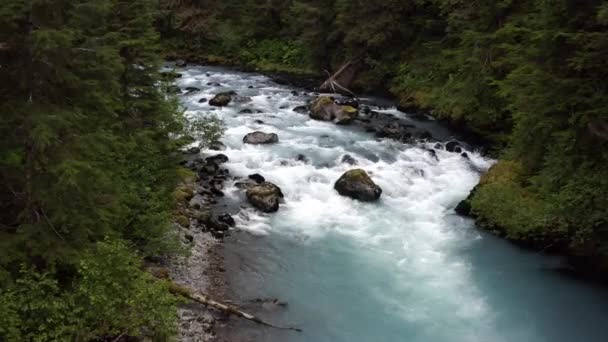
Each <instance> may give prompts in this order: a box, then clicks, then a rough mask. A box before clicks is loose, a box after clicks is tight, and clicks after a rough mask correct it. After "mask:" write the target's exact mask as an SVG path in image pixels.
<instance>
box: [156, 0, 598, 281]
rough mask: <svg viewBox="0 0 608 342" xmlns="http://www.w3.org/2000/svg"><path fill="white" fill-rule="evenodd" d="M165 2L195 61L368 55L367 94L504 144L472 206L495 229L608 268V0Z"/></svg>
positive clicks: (172, 29)
mask: <svg viewBox="0 0 608 342" xmlns="http://www.w3.org/2000/svg"><path fill="white" fill-rule="evenodd" d="M163 3H164V5H165V7H166V8H167V9H169V10H170V12H169V13H168V14H167V15H166V16H165V18H164V20H163V21H162V22H161V23H160V24H159V25H160V26H159V27H160V28H161V30H162V32H163V35H164V37H165V38H166V41H167V42H168V43H167V48H168V49H170V50H171V51H172V52H175V51H176V50H177V51H180V53H181V54H182V55H183V56H196V57H198V58H201V57H205V58H206V59H207V60H208V61H211V62H214V61H216V62H223V63H226V62H232V63H236V64H241V65H249V66H252V67H255V68H258V69H261V70H275V71H292V72H298V73H310V72H319V71H321V70H322V69H329V70H331V69H334V70H335V69H336V68H337V67H338V66H339V65H340V64H341V63H342V62H344V61H345V60H348V59H351V58H360V59H361V60H362V62H361V63H360V67H361V69H360V73H359V76H358V79H357V88H358V89H359V90H363V91H370V90H371V91H373V90H379V89H381V88H385V89H388V90H390V91H392V92H393V94H394V95H395V96H397V97H398V98H399V100H400V101H401V105H402V106H404V107H405V108H410V109H423V110H428V111H430V112H431V113H432V114H433V115H435V116H436V117H438V118H442V119H446V120H450V121H452V122H453V123H457V124H462V125H464V126H466V127H468V128H470V129H472V130H474V131H475V132H477V133H480V134H482V135H483V136H485V137H486V138H487V139H488V140H489V141H490V142H491V143H492V146H493V147H494V148H496V149H497V150H499V151H500V157H501V162H500V163H499V164H498V165H497V166H496V167H495V168H494V169H493V170H492V171H491V172H490V174H489V175H488V176H486V177H485V178H484V180H483V182H482V185H481V186H480V187H479V188H478V189H477V191H476V192H475V194H474V196H473V197H472V199H471V201H470V204H471V205H472V212H473V214H474V215H476V216H477V217H478V219H479V222H480V223H481V224H482V225H484V226H486V227H488V228H490V229H492V230H495V231H497V232H499V233H501V234H504V235H505V236H507V237H508V238H510V239H513V240H518V241H521V242H524V243H526V244H528V245H531V246H533V247H535V248H538V249H543V250H551V249H553V250H558V251H562V252H563V251H566V252H568V253H570V254H571V255H576V256H584V257H590V258H591V260H592V263H594V264H595V265H596V266H597V265H600V264H601V265H603V267H604V270H608V262H606V260H608V258H607V256H608V209H607V207H608V83H607V82H606V81H605V80H606V79H607V77H608V3H607V2H606V1H603V0H547V1H532V0H524V1H512V0H499V1H487V0H482V1H465V0H406V1H397V0H387V1H355V0H292V1H275V0H263V1H262V0H260V1H255V0H252V1H239V0H222V1H212V0H207V1H204V0H200V1H197V0H163ZM598 260H600V261H601V262H598Z"/></svg>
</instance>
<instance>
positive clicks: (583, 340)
mask: <svg viewBox="0 0 608 342" xmlns="http://www.w3.org/2000/svg"><path fill="white" fill-rule="evenodd" d="M179 72H180V73H182V74H183V77H182V78H180V79H179V80H178V85H179V86H180V87H182V88H184V87H188V86H191V87H198V88H200V89H201V91H199V92H194V93H191V94H187V95H183V96H182V97H181V99H182V102H183V104H184V105H185V107H186V108H187V111H186V113H185V114H186V116H200V115H208V114H209V113H213V114H215V115H217V116H218V117H220V118H221V119H222V120H223V121H224V122H225V124H226V127H227V130H226V132H225V135H224V137H223V139H222V141H223V143H224V144H225V145H226V146H227V149H226V150H225V151H222V153H224V154H226V155H227V156H228V157H229V158H230V162H229V163H228V164H227V165H226V166H227V168H228V169H229V170H230V172H231V174H232V175H236V176H247V175H249V174H253V173H259V174H261V175H263V176H264V177H265V178H266V179H267V180H268V181H271V182H273V183H275V184H277V185H279V186H280V187H281V188H282V190H283V193H284V194H285V203H284V204H282V205H281V208H280V210H279V212H278V213H276V214H270V215H268V214H261V213H259V212H257V211H255V210H253V209H251V208H247V207H243V208H240V207H239V205H238V204H239V203H241V204H242V203H243V195H242V192H241V191H240V190H238V189H237V188H236V187H234V186H233V185H232V184H230V183H229V184H227V188H226V189H225V194H226V203H233V205H232V206H229V207H230V210H231V211H232V213H233V214H234V218H235V220H236V221H237V229H236V230H235V231H234V232H233V233H232V235H231V237H229V238H228V239H226V243H225V256H224V257H225V260H226V269H227V275H226V276H227V279H228V283H229V284H230V285H229V286H230V289H229V290H230V292H231V293H233V298H232V300H234V301H235V302H237V303H239V304H240V305H242V306H244V307H246V308H248V309H250V310H252V311H255V312H256V313H257V314H259V315H260V316H263V317H265V318H267V319H268V320H271V321H273V322H276V323H281V324H284V325H295V326H298V327H300V328H302V329H303V332H302V333H295V332H288V331H278V330H274V329H265V328H260V327H259V326H254V325H252V324H249V323H246V322H239V321H235V322H233V323H230V324H229V327H228V329H226V330H227V331H226V332H224V334H228V335H230V337H229V338H228V337H227V338H226V339H227V340H228V339H229V340H230V341H233V342H234V341H258V342H259V341H273V342H279V341H281V342H282V341H286V342H300V341H302V342H303V341H315V342H324V341H327V342H330V341H331V342H340V341H344V342H347V341H348V342H374V341H387V342H397V341H404V342H406V341H407V342H418V341H420V342H423V341H424V342H435V341H437V342H440V341H449V342H464V341H470V342H493V341H497V342H498V341H517V342H528V341H529V342H541V341H543V342H545V341H546V342H575V341H576V342H579V341H580V342H594V341H597V342H600V341H607V340H608V337H606V327H607V326H608V292H607V291H606V289H605V288H600V287H597V286H594V285H592V284H588V283H584V282H581V281H578V280H575V279H571V278H569V277H567V276H565V275H563V274H562V273H559V272H557V271H555V270H556V269H557V268H558V267H559V266H560V264H561V263H562V260H560V259H559V258H557V257H549V256H546V255H542V254H539V253H534V252H530V251H524V250H521V249H519V248H517V247H514V246H513V245H511V244H509V243H507V242H505V241H503V240H501V239H498V238H496V237H494V236H492V235H489V234H485V233H483V232H480V231H479V230H477V229H476V228H475V226H474V222H473V221H471V220H470V219H467V218H463V217H460V216H457V215H455V214H454V210H453V208H454V207H455V206H456V204H457V203H458V202H459V201H460V200H462V199H463V198H465V197H466V196H467V194H468V193H469V191H470V190H471V189H472V188H473V187H474V186H475V185H476V184H477V182H478V181H479V178H480V176H481V174H482V173H483V172H484V171H485V170H487V169H488V168H489V167H490V166H491V165H492V164H493V162H494V161H493V160H491V159H488V158H485V157H484V156H482V155H481V154H480V153H478V152H476V151H474V150H468V151H466V152H467V154H468V158H464V157H462V156H461V155H460V154H459V153H450V152H447V151H445V150H442V149H438V150H437V151H436V155H437V158H434V157H433V156H432V155H431V154H430V153H429V152H428V149H432V148H433V147H434V146H435V142H432V143H431V142H427V143H424V142H419V143H413V144H403V143H400V142H397V141H393V140H388V139H383V140H381V139H376V138H375V137H374V135H373V134H370V133H366V132H365V131H364V130H363V129H362V128H357V127H350V126H349V127H343V126H336V125H334V124H333V123H328V122H319V121H313V120H311V119H309V118H308V116H307V115H304V114H299V113H296V112H294V111H292V109H293V108H294V107H296V106H299V105H303V104H305V103H306V101H308V100H310V99H311V98H312V95H311V94H307V93H305V92H303V91H302V90H301V89H293V88H290V87H288V86H282V85H278V84H276V83H274V82H273V81H272V80H270V79H269V78H267V77H265V76H262V75H258V74H252V73H241V72H236V71H232V70H227V69H222V68H217V67H187V68H183V69H180V70H179ZM213 83H219V85H217V84H215V85H213ZM229 90H233V91H235V92H236V93H237V94H238V95H239V96H243V97H250V99H247V98H245V99H244V102H239V103H231V104H230V105H229V106H228V107H223V108H212V107H210V106H209V105H208V104H207V103H199V99H201V98H207V99H210V98H212V97H213V95H214V94H216V93H218V92H220V91H229ZM294 90H295V91H296V92H297V93H292V92H293V91H294ZM370 100H373V101H376V99H370ZM242 109H251V110H252V111H253V112H254V113H252V114H239V111H241V110H242ZM372 109H374V110H378V111H379V112H381V113H385V114H391V115H394V116H395V117H399V118H401V119H403V120H409V121H411V123H412V124H414V125H416V126H420V127H424V129H426V130H428V131H430V132H431V133H432V134H433V136H434V137H435V138H436V139H438V140H440V141H444V142H445V141H447V140H448V139H450V138H451V136H452V133H450V132H449V131H448V130H447V129H446V128H444V127H442V126H441V125H439V124H438V123H435V122H433V121H417V120H415V119H413V118H411V117H410V116H408V114H405V113H400V112H399V111H397V110H396V109H395V108H391V107H389V108H384V107H382V108H377V107H372ZM258 111H259V113H258ZM258 130H259V131H264V132H267V133H276V134H278V135H279V139H280V142H279V143H278V144H276V145H271V146H252V145H245V144H243V143H242V138H243V136H244V135H246V134H247V133H250V132H252V131H258ZM345 154H348V155H350V156H352V157H353V158H355V159H356V161H357V164H358V165H357V166H356V167H358V168H363V169H365V170H366V171H368V173H370V175H371V177H372V179H373V180H374V181H375V182H376V183H377V184H378V185H380V187H382V188H383V190H384V192H383V194H382V198H381V200H380V201H379V202H377V203H361V202H357V201H353V200H351V199H349V198H345V197H341V196H339V195H338V194H337V192H335V191H334V190H333V184H334V182H335V181H336V180H337V179H338V178H339V177H340V175H341V174H342V173H344V172H345V171H347V170H349V169H351V168H353V166H351V165H349V164H346V163H342V162H341V161H342V158H343V157H344V155H345ZM298 155H303V156H305V160H302V158H300V160H298ZM254 298H279V299H280V300H281V301H286V302H288V306H287V307H286V308H282V307H275V306H273V305H267V304H264V305H260V304H259V303H256V302H252V301H251V300H252V299H254Z"/></svg>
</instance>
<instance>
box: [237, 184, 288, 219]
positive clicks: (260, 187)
mask: <svg viewBox="0 0 608 342" xmlns="http://www.w3.org/2000/svg"><path fill="white" fill-rule="evenodd" d="M246 194H247V199H248V200H249V203H251V205H253V206H254V207H255V208H257V209H259V210H261V211H263V212H265V213H274V212H277V211H278V210H279V202H280V201H281V199H282V198H283V197H284V196H283V192H282V191H281V188H279V187H278V186H276V185H274V184H272V183H270V182H263V183H261V184H257V185H254V186H250V187H249V188H248V189H247V193H246Z"/></svg>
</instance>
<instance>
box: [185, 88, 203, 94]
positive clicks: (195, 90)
mask: <svg viewBox="0 0 608 342" xmlns="http://www.w3.org/2000/svg"><path fill="white" fill-rule="evenodd" d="M185 90H186V91H187V92H188V94H191V93H196V92H197V91H201V90H200V89H199V88H197V87H186V89H185Z"/></svg>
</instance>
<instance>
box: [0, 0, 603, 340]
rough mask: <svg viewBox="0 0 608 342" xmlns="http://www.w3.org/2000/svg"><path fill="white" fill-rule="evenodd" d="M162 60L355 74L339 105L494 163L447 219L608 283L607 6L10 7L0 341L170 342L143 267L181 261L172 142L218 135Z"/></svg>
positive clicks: (170, 306) (168, 308) (0, 20)
mask: <svg viewBox="0 0 608 342" xmlns="http://www.w3.org/2000/svg"><path fill="white" fill-rule="evenodd" d="M165 55H167V56H170V57H180V58H185V59H187V60H193V61H204V62H209V63H220V64H233V65H240V66H246V67H249V68H253V69H257V70H261V71H272V72H287V73H290V74H294V75H297V77H312V78H315V79H317V78H318V79H321V78H323V77H325V76H326V74H325V72H324V71H323V70H327V71H328V72H329V73H330V74H331V71H335V70H339V69H340V67H341V66H343V65H344V64H345V62H351V63H352V65H353V69H356V71H357V73H356V77H354V76H353V77H352V85H349V87H348V89H351V90H354V91H356V92H380V93H382V92H390V93H391V94H393V95H394V96H395V97H397V98H398V99H399V101H400V106H401V107H400V108H402V109H403V110H405V111H410V112H418V111H420V112H425V113H426V112H429V113H431V114H432V115H433V116H435V117H437V118H439V119H443V120H447V121H450V122H451V123H452V124H455V125H460V126H463V127H466V128H467V129H469V130H471V131H472V132H474V133H475V134H477V135H481V136H482V137H483V138H484V139H485V140H486V141H487V143H488V147H489V149H490V150H491V153H494V154H496V155H497V156H500V159H501V161H500V162H499V163H498V164H497V165H496V166H495V167H494V168H492V169H491V170H490V172H489V173H488V174H487V175H486V176H485V177H484V178H483V179H482V182H481V184H480V185H479V186H478V187H477V188H476V190H475V191H474V192H473V193H472V195H471V197H470V198H469V199H467V200H466V201H465V202H463V203H462V205H460V206H459V207H458V211H459V212H461V213H464V214H469V215H473V216H475V217H476V218H477V220H478V223H479V224H480V225H481V226H482V227H485V228H487V229H490V230H492V231H495V232H497V233H499V234H501V235H504V236H506V237H507V238H509V239H512V240H515V241H518V242H521V243H523V244H525V245H528V246H531V247H533V248H534V249H536V250H540V251H548V252H549V251H557V252H563V253H567V254H569V255H570V256H573V257H576V258H579V259H577V260H582V261H583V263H581V264H580V265H581V266H583V268H588V270H589V271H590V272H592V273H593V274H595V275H598V276H600V277H605V275H606V274H607V272H608V210H606V200H607V195H606V194H608V167H607V166H608V94H607V91H608V89H607V85H606V82H605V79H606V78H607V77H608V4H606V2H605V1H599V0H594V1H572V0H556V1H551V2H536V1H520V2H513V1H508V0H504V1H499V2H496V1H486V2H474V3H472V2H470V1H445V0H412V1H382V2H359V1H346V0H303V1H274V0H271V1H236V0H227V1H202V2H201V1H194V0H161V1H160V2H159V1H156V0H129V1H125V0H79V1H67V2H66V1H53V0H36V1H27V0H17V1H6V2H4V3H3V4H2V5H0V99H1V101H0V113H2V121H1V122H0V146H1V147H0V199H1V201H0V289H2V291H1V292H0V307H2V308H3V310H2V312H1V313H0V339H4V340H7V341H13V340H15V341H18V340H34V339H38V340H80V341H85V340H93V339H99V340H113V339H116V338H120V337H127V336H132V337H143V336H148V337H154V338H158V339H164V338H168V337H169V336H172V335H174V333H175V329H176V326H175V321H176V315H175V312H176V307H177V305H178V304H179V303H181V302H182V301H183V300H182V299H180V298H179V296H175V295H173V294H172V293H171V289H173V290H175V288H174V287H172V285H171V284H170V283H168V282H166V281H164V280H162V279H161V280H159V279H156V278H155V277H153V276H152V275H151V274H149V273H148V272H147V271H146V270H145V268H144V267H143V266H142V262H143V261H144V260H150V259H154V258H157V257H164V256H167V255H175V254H179V253H183V252H184V251H183V248H182V247H181V244H180V241H179V236H177V232H178V231H177V230H176V229H175V228H174V227H173V225H172V222H173V221H174V220H175V219H176V216H177V218H179V217H180V215H179V208H178V204H177V203H176V202H177V201H176V195H179V191H178V192H177V193H176V188H177V187H178V186H179V185H180V184H182V183H183V181H184V179H187V178H189V177H192V173H191V172H190V171H188V170H186V169H184V168H182V167H180V166H179V162H180V160H181V158H182V155H181V152H180V151H181V149H183V147H184V146H186V144H187V143H190V142H191V140H188V139H181V138H180V137H182V136H185V133H186V132H188V133H193V132H198V133H197V134H198V135H199V136H195V138H196V139H197V140H201V141H205V140H206V139H208V138H209V137H213V139H211V138H209V139H211V140H215V139H217V136H218V133H217V130H215V132H211V133H209V132H206V131H205V130H204V127H203V126H205V125H206V124H207V123H206V122H202V123H199V125H196V124H194V125H192V126H189V124H186V123H185V122H184V121H183V116H182V113H181V111H180V109H179V106H178V102H177V99H176V98H174V97H173V96H171V95H169V94H168V93H170V92H171V90H172V87H171V85H170V83H171V82H172V77H174V76H176V75H170V74H167V73H164V74H163V73H161V72H160V70H161V64H162V59H163V57H164V56H165ZM168 76H169V77H168ZM173 90H174V89H173ZM332 104H333V103H332ZM343 114H344V115H345V117H346V119H347V121H348V120H350V119H349V116H348V115H346V114H348V113H343ZM201 125H202V126H201ZM201 132H202V133H201ZM205 135H207V136H206V137H205ZM178 190H179V189H178ZM262 190H264V189H262ZM254 195H255V194H253V195H251V196H250V197H254ZM379 196H380V193H379V192H378V191H375V192H374V193H373V196H371V197H372V198H376V199H377V197H379ZM177 200H178V201H179V198H177ZM277 201H278V200H277ZM273 205H274V202H273ZM276 206H278V202H277V203H276ZM273 208H274V206H273ZM186 220H187V218H186ZM174 292H175V291H174Z"/></svg>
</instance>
